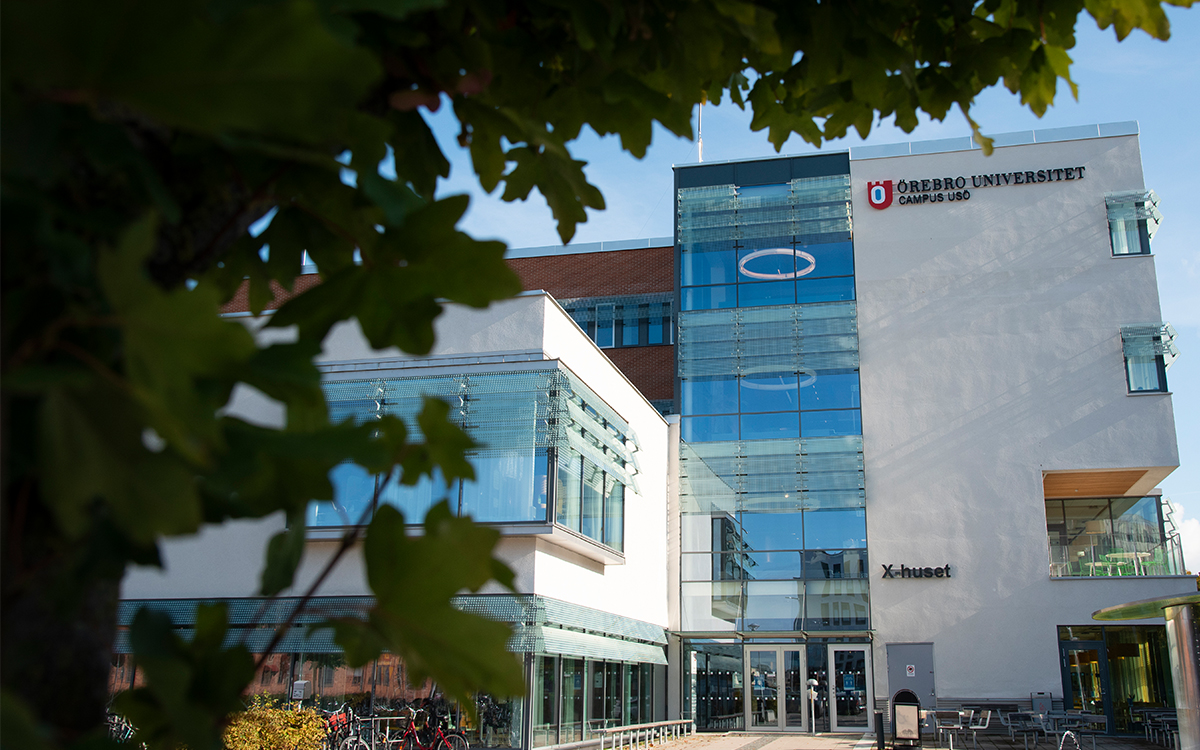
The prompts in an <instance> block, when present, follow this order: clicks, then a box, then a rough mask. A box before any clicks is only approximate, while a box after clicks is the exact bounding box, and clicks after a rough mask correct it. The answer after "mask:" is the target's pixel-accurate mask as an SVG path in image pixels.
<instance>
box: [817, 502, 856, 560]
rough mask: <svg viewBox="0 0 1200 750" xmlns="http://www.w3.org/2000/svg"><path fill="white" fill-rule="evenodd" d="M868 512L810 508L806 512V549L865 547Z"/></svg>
mask: <svg viewBox="0 0 1200 750" xmlns="http://www.w3.org/2000/svg"><path fill="white" fill-rule="evenodd" d="M866 546H867V513H866V511H864V510H862V509H861V508H859V509H854V510H810V511H806V512H805V513H804V547H805V549H821V550H830V549H865V548H866Z"/></svg>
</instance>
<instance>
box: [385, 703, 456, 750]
mask: <svg viewBox="0 0 1200 750" xmlns="http://www.w3.org/2000/svg"><path fill="white" fill-rule="evenodd" d="M408 712H409V719H408V726H407V727H405V728H404V731H403V732H402V733H401V734H400V736H399V737H396V738H394V739H393V738H391V737H388V738H386V739H385V742H386V743H387V744H390V745H393V746H394V747H397V748H401V749H402V750H470V743H469V742H467V738H466V736H465V735H464V734H463V733H462V732H460V731H458V730H456V729H446V728H445V727H444V726H443V725H444V724H446V723H447V722H446V717H434V719H435V720H434V721H433V722H430V721H429V718H428V717H429V716H430V714H429V712H428V711H426V710H425V709H423V708H416V709H414V708H411V707H410V708H409V709H408ZM431 724H432V729H431V728H430V725H431ZM422 734H425V735H426V738H427V740H428V741H425V740H422V738H421V735H422Z"/></svg>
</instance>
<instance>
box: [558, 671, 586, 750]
mask: <svg viewBox="0 0 1200 750" xmlns="http://www.w3.org/2000/svg"><path fill="white" fill-rule="evenodd" d="M583 678H584V671H583V659H566V658H564V659H563V660H562V722H561V723H560V724H559V742H560V743H564V742H578V741H580V740H582V739H583Z"/></svg>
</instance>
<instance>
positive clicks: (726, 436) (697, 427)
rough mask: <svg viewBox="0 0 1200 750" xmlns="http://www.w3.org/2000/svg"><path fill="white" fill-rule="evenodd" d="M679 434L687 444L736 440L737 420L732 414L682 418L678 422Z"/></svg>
mask: <svg viewBox="0 0 1200 750" xmlns="http://www.w3.org/2000/svg"><path fill="white" fill-rule="evenodd" d="M680 433H681V435H682V437H683V440H684V441H685V442H688V443H704V442H712V441H716V440H737V439H738V418H737V416H736V415H732V414H730V415H727V416H721V417H684V418H683V419H681V420H680Z"/></svg>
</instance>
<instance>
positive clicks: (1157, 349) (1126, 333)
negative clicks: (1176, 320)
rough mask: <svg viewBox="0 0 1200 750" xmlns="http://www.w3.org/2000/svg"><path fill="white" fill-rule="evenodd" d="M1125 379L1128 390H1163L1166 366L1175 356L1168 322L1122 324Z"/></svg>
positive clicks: (1131, 391) (1173, 332)
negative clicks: (1135, 324)
mask: <svg viewBox="0 0 1200 750" xmlns="http://www.w3.org/2000/svg"><path fill="white" fill-rule="evenodd" d="M1121 345H1122V350H1123V352H1124V354H1125V381H1126V384H1127V386H1128V387H1129V392H1130V393H1166V391H1167V368H1168V367H1170V366H1171V364H1172V363H1173V362H1174V361H1175V358H1176V357H1178V356H1179V349H1178V348H1177V347H1176V346H1175V329H1174V328H1172V327H1171V324H1170V323H1152V324H1150V325H1139V326H1122V327H1121Z"/></svg>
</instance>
